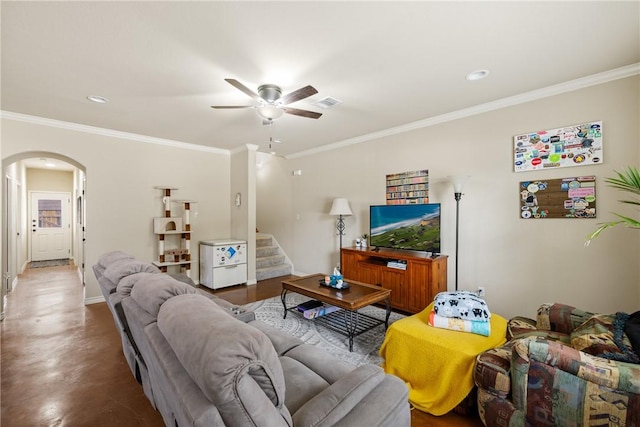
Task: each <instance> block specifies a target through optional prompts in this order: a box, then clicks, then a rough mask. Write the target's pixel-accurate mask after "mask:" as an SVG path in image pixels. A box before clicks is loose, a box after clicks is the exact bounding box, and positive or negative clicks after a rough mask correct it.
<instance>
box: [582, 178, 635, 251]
mask: <svg viewBox="0 0 640 427" xmlns="http://www.w3.org/2000/svg"><path fill="white" fill-rule="evenodd" d="M614 172H615V173H616V175H618V176H617V177H616V178H606V179H605V182H606V183H607V184H608V185H609V186H610V187H612V188H615V189H618V190H621V191H626V192H628V193H631V194H632V195H633V196H634V197H632V198H631V199H630V200H620V202H621V203H626V204H628V205H634V206H640V173H639V172H638V168H637V167H634V166H630V167H628V168H627V169H626V170H623V171H622V172H618V171H614ZM614 215H615V216H617V217H618V219H617V220H615V221H611V222H605V223H602V224H599V225H600V226H599V227H598V229H597V230H596V231H594V232H593V233H591V234H589V235H588V236H587V242H586V245H589V243H591V240H593V239H595V238H596V237H598V236H599V235H600V233H602V232H603V231H604V230H606V229H607V228H611V227H615V226H616V225H619V224H624V225H625V226H626V227H628V228H636V229H640V220H637V219H633V218H629V217H627V216H624V215H620V214H617V213H615V212H614Z"/></svg>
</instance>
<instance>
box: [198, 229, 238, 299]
mask: <svg viewBox="0 0 640 427" xmlns="http://www.w3.org/2000/svg"><path fill="white" fill-rule="evenodd" d="M242 283H247V242H246V241H244V240H234V239H215V240H207V241H202V242H200V284H201V285H203V286H206V287H207V288H210V289H220V288H224V287H227V286H233V285H239V284H242Z"/></svg>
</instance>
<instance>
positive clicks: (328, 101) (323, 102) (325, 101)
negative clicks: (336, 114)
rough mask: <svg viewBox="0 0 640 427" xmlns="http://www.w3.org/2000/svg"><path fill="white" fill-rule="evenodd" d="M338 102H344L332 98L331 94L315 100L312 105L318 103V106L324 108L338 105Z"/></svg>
mask: <svg viewBox="0 0 640 427" xmlns="http://www.w3.org/2000/svg"><path fill="white" fill-rule="evenodd" d="M338 104H342V101H340V100H339V99H337V98H332V97H331V96H327V97H324V98H322V99H320V100H318V101H316V102H314V103H313V104H312V105H316V106H318V107H322V108H331V107H333V106H336V105H338Z"/></svg>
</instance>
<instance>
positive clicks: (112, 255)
mask: <svg viewBox="0 0 640 427" xmlns="http://www.w3.org/2000/svg"><path fill="white" fill-rule="evenodd" d="M123 259H133V256H132V255H129V254H128V253H126V252H123V251H111V252H107V253H105V254H102V255H100V258H98V265H99V266H101V267H104V268H107V267H109V266H110V265H111V264H113V263H114V262H117V261H121V260H123Z"/></svg>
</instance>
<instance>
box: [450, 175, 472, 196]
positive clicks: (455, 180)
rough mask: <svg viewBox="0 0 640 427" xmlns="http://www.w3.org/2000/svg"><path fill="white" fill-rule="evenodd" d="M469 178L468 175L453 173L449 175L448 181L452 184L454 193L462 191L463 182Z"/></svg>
mask: <svg viewBox="0 0 640 427" xmlns="http://www.w3.org/2000/svg"><path fill="white" fill-rule="evenodd" d="M469 178H471V177H470V176H469V175H455V176H450V177H449V182H450V183H451V184H452V185H453V192H454V193H462V188H463V187H464V184H466V183H467V181H468V180H469Z"/></svg>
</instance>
